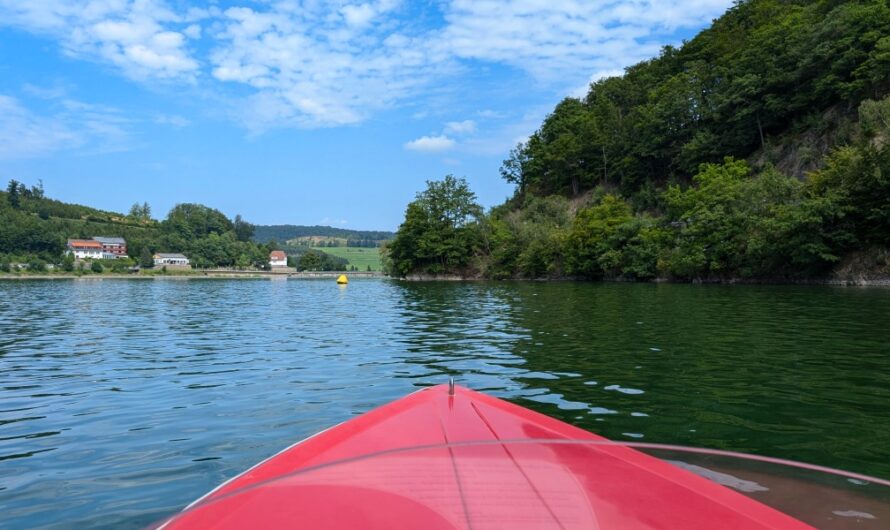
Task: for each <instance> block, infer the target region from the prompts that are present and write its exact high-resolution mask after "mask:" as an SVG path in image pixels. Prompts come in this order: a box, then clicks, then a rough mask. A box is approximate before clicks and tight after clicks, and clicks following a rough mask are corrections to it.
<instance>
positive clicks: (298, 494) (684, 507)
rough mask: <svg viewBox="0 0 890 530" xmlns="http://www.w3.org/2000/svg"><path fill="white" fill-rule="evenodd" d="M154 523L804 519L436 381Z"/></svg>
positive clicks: (760, 522)
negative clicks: (172, 517)
mask: <svg viewBox="0 0 890 530" xmlns="http://www.w3.org/2000/svg"><path fill="white" fill-rule="evenodd" d="M164 527H165V528H177V529H192V528H254V527H256V528H330V529H345V528H387V529H391V528H443V529H445V528H447V529H464V528H466V529H487V528H536V529H537V528H562V529H565V528H587V529H589V528H593V529H612V528H640V529H668V528H670V529H678V528H679V529H690V530H694V529H703V530H704V529H713V528H727V529H788V530H796V529H809V528H811V527H810V526H808V525H806V524H804V523H802V522H800V521H798V520H796V519H794V518H791V517H789V516H787V515H785V514H783V513H781V512H778V511H776V510H774V509H772V508H770V507H768V506H766V505H764V504H761V503H759V502H757V501H755V500H752V499H750V498H747V497H745V496H743V495H741V494H739V493H737V492H735V491H732V490H730V489H728V488H726V487H724V486H720V485H718V484H715V483H713V482H711V481H709V480H707V479H704V478H702V477H699V476H697V475H695V474H693V473H690V472H688V471H685V470H683V469H680V468H679V467H676V466H674V465H671V464H669V463H666V462H663V461H661V460H658V459H656V458H653V457H650V456H648V455H645V454H643V453H641V452H638V451H635V450H633V449H630V448H627V447H623V446H620V445H615V444H610V443H609V442H608V440H606V439H605V438H602V437H600V436H597V435H595V434H592V433H590V432H587V431H584V430H582V429H579V428H577V427H574V426H571V425H568V424H566V423H563V422H561V421H559V420H556V419H554V418H551V417H548V416H545V415H542V414H539V413H536V412H533V411H531V410H528V409H525V408H522V407H520V406H517V405H514V404H511V403H508V402H506V401H503V400H500V399H497V398H494V397H491V396H488V395H485V394H482V393H479V392H474V391H471V390H468V389H466V388H462V387H456V388H455V389H454V391H453V394H452V393H451V392H450V391H449V387H448V386H446V385H442V386H437V387H430V388H427V389H424V390H421V391H419V392H416V393H414V394H411V395H409V396H407V397H405V398H402V399H400V400H397V401H394V402H392V403H390V404H388V405H385V406H383V407H380V408H378V409H375V410H373V411H371V412H368V413H366V414H364V415H362V416H359V417H357V418H354V419H352V420H350V421H348V422H345V423H343V424H341V425H338V426H336V427H334V428H331V429H329V430H327V431H324V432H322V433H320V434H318V435H316V436H313V437H311V438H309V439H307V440H305V441H303V442H301V443H298V444H296V445H294V446H292V447H290V448H288V449H286V450H284V451H283V452H281V453H279V454H278V455H276V456H274V457H272V458H270V459H268V460H266V461H264V462H263V463H261V464H259V465H257V466H255V467H254V468H252V469H250V470H248V471H247V472H245V473H243V474H241V475H239V476H238V477H236V478H234V479H233V480H231V481H229V482H227V483H225V484H224V485H222V486H221V487H219V488H218V489H216V490H214V491H213V492H211V493H210V494H208V495H206V496H205V497H203V498H202V499H199V501H196V503H194V504H193V505H192V506H191V507H190V508H189V509H187V510H186V511H185V512H184V513H182V514H180V515H179V516H177V517H175V518H174V519H172V520H171V521H168V522H167V523H165V525H164Z"/></svg>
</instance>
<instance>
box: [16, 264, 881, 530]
mask: <svg viewBox="0 0 890 530" xmlns="http://www.w3.org/2000/svg"><path fill="white" fill-rule="evenodd" d="M449 375H454V376H455V378H456V379H457V381H458V382H459V383H460V384H463V385H466V386H469V387H471V388H474V389H476V390H481V391H485V392H488V393H491V394H493V395H496V396H499V397H503V398H507V399H509V400H511V401H514V402H516V403H519V404H521V405H523V406H527V407H530V408H533V409H535V410H537V411H539V412H543V413H545V414H549V415H552V416H556V417H558V418H560V419H562V420H564V421H568V422H570V423H572V424H574V425H577V426H580V427H582V428H585V429H589V430H591V431H595V432H597V433H599V434H602V435H604V436H607V437H609V438H612V439H615V440H640V441H648V442H662V443H672V444H684V445H695V446H704V447H711V448H719V449H728V450H735V451H742V452H748V453H757V454H763V455H771V456H778V457H784V458H790V459H795V460H802V461H807V462H812V463H817V464H822V465H828V466H833V467H838V468H843V469H847V470H851V471H857V472H861V473H866V474H872V475H876V476H880V477H884V478H890V289H859V288H830V287H788V286H781V287H779V286H776V287H761V286H694V285H634V284H581V283H468V284H465V283H441V284H440V283H428V284H405V283H397V282H389V281H380V280H365V281H360V280H356V281H353V282H352V283H350V284H349V285H348V286H345V287H339V286H337V285H335V284H334V283H333V282H332V281H285V280H276V281H267V280H259V281H249V280H174V279H170V280H154V281H152V280H147V281H139V280H121V281H114V280H78V281H34V282H28V281H10V282H0V514H2V515H0V526H3V527H6V528H34V527H44V526H45V527H60V528H62V527H77V528H100V527H107V528H139V527H142V526H144V525H146V524H149V523H151V522H153V521H155V520H157V519H158V518H161V517H163V516H165V515H168V514H170V513H172V512H174V511H175V510H177V509H179V508H181V507H183V506H184V505H186V504H188V503H189V502H190V501H192V500H193V499H195V498H197V497H199V496H200V495H202V494H203V493H205V492H206V491H207V490H209V489H211V488H213V487H214V486H215V485H217V484H218V483H220V482H222V481H223V480H225V479H226V478H229V477H231V476H233V475H235V474H237V473H238V472H240V471H242V470H244V469H245V468H247V467H250V466H251V465H253V464H254V463H256V462H258V461H260V460H262V459H263V458H266V457H268V456H269V455H272V454H274V453H276V452H278V451H279V450H281V449H282V448H284V447H286V446H288V445H290V444H291V443H293V442H294V441H297V440H299V439H301V438H304V437H306V436H308V435H310V434H312V433H314V432H317V431H319V430H321V429H323V428H325V427H328V426H330V425H332V424H335V423H338V422H340V421H343V420H345V419H348V418H350V417H352V416H355V415H358V414H361V413H363V412H366V411H367V410H369V409H371V408H373V407H376V406H378V405H381V404H384V403H386V402H388V401H391V400H393V399H397V398H399V397H401V396H403V395H405V394H407V393H409V392H411V391H414V390H416V389H417V388H418V387H422V386H426V385H431V384H438V383H443V382H446V381H447V378H448V376H449Z"/></svg>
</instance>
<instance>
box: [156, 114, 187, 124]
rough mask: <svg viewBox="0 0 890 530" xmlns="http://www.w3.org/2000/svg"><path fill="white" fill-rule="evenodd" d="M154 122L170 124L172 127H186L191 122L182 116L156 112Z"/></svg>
mask: <svg viewBox="0 0 890 530" xmlns="http://www.w3.org/2000/svg"><path fill="white" fill-rule="evenodd" d="M155 123H157V124H159V125H172V126H173V127H187V126H188V125H190V124H191V123H192V122H191V120H189V119H188V118H184V117H182V116H179V115H177V114H158V115H157V116H155Z"/></svg>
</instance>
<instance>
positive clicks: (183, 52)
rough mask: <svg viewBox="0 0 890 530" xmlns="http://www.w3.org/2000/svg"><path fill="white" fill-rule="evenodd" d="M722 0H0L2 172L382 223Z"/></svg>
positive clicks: (49, 185)
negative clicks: (427, 187)
mask: <svg viewBox="0 0 890 530" xmlns="http://www.w3.org/2000/svg"><path fill="white" fill-rule="evenodd" d="M730 5H731V1H728V0H686V1H683V0H612V1H603V2H599V1H593V0H587V1H585V0H516V1H497V0H425V1H408V0H364V1H361V0H359V1H346V0H343V1H328V2H326V1H321V0H291V1H287V0H282V1H257V0H233V1H219V2H216V1H207V2H185V1H178V0H168V1H164V0H89V1H73V0H67V1H66V0H28V1H21V0H0V180H2V181H3V182H4V183H5V182H6V181H8V180H9V179H11V178H15V179H18V180H21V181H24V182H26V183H28V184H34V183H36V182H37V180H38V179H42V180H43V182H44V185H45V187H46V190H47V193H48V195H50V196H52V197H55V198H59V199H62V200H65V201H72V202H79V203H83V204H88V205H91V206H96V207H99V208H103V209H108V210H114V211H126V210H127V209H128V208H129V206H130V205H131V204H133V203H134V202H143V201H148V202H149V203H150V204H151V205H152V208H153V213H154V216H155V217H163V216H164V215H165V214H166V212H167V211H168V210H169V209H170V208H171V207H172V206H173V205H174V204H176V203H178V202H200V203H203V204H207V205H209V206H212V207H215V208H218V209H220V210H222V211H223V212H225V213H226V214H228V215H229V216H234V215H235V214H238V213H240V214H241V215H243V216H244V217H245V218H246V219H248V220H250V221H252V222H254V223H259V224H284V223H292V224H326V225H332V226H343V227H348V228H355V229H395V228H396V227H397V226H398V224H399V222H400V221H401V219H402V215H403V213H404V209H405V206H406V204H407V203H408V202H409V201H410V200H411V199H412V198H413V197H414V194H415V193H416V192H417V191H419V190H421V189H423V187H424V181H425V180H428V179H438V178H441V177H442V176H444V175H446V174H449V173H452V174H455V175H458V176H465V177H466V178H467V179H468V180H469V182H470V184H471V186H472V188H473V190H474V191H475V192H476V193H477V195H478V196H479V199H480V202H481V203H482V204H483V205H485V206H493V205H495V204H497V203H500V202H502V201H503V200H504V199H505V198H506V197H507V196H508V195H509V194H510V193H511V188H510V187H509V186H508V185H507V184H506V183H504V182H503V181H502V180H501V179H500V177H499V175H498V168H499V167H500V164H501V161H502V160H503V159H504V158H505V156H506V155H507V153H508V151H509V149H510V148H511V147H512V146H514V145H515V144H516V143H517V142H519V141H522V140H523V139H524V138H526V137H527V136H528V135H529V134H530V133H532V132H533V131H534V130H535V129H536V128H537V127H538V125H540V122H541V120H542V119H543V117H544V116H545V115H546V114H547V112H548V111H549V110H551V109H552V108H553V105H554V104H555V103H556V102H558V101H559V100H560V99H562V98H563V97H565V96H567V95H580V94H582V93H583V92H584V89H585V87H586V85H587V84H588V83H589V82H590V80H592V79H597V78H600V77H602V76H606V75H614V74H617V73H620V72H621V70H622V69H623V68H624V67H626V66H628V65H630V64H633V63H635V62H637V61H639V60H642V59H645V58H647V57H651V56H653V55H655V54H656V53H657V52H658V50H659V48H660V47H661V46H663V45H664V44H677V43H680V42H681V41H682V40H683V39H684V38H689V37H690V36H692V35H694V34H695V33H696V32H697V31H698V30H699V29H701V28H702V27H704V26H706V25H707V24H709V23H710V21H711V20H712V19H713V18H715V17H716V16H719V15H720V14H721V13H722V12H723V11H724V10H725V9H726V8H727V7H729V6H730Z"/></svg>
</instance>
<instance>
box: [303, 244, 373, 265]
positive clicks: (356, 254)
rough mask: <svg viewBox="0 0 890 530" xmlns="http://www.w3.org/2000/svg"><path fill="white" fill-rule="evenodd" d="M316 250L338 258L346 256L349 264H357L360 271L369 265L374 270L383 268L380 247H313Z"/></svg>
mask: <svg viewBox="0 0 890 530" xmlns="http://www.w3.org/2000/svg"><path fill="white" fill-rule="evenodd" d="M312 248H314V249H315V250H320V251H322V252H326V253H328V254H330V255H332V256H336V257H338V258H345V259H347V260H348V261H349V265H355V267H356V268H357V269H358V270H360V271H366V270H368V265H370V266H371V270H372V271H379V270H381V264H380V249H378V248H363V247H312Z"/></svg>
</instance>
